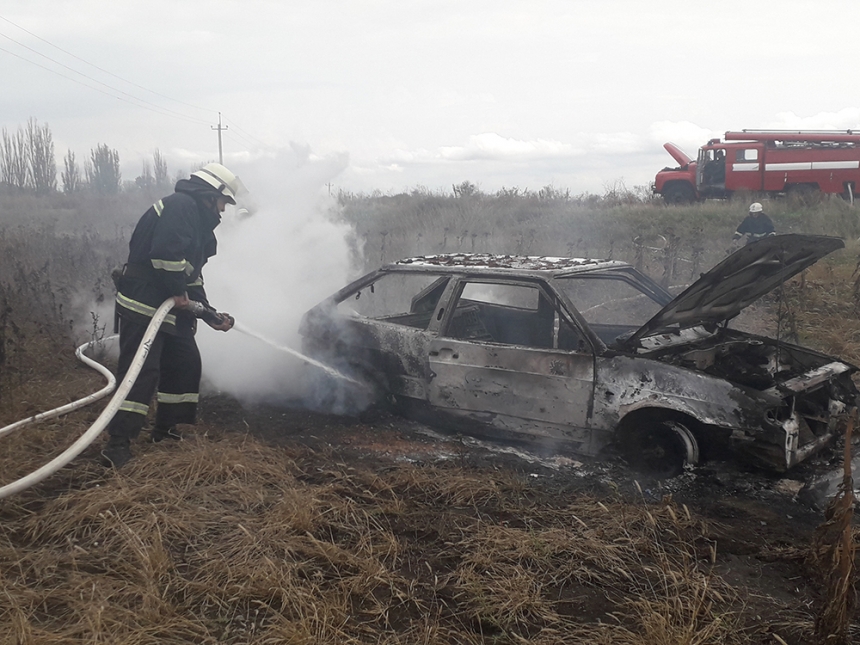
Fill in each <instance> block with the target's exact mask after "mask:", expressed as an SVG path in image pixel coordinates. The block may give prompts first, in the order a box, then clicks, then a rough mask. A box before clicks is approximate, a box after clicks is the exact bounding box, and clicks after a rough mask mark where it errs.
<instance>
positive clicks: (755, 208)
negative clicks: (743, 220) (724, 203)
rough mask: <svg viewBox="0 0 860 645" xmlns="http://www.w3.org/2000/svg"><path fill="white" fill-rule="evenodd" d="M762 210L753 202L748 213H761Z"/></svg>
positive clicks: (759, 205)
mask: <svg viewBox="0 0 860 645" xmlns="http://www.w3.org/2000/svg"><path fill="white" fill-rule="evenodd" d="M762 210H764V209H763V208H762V207H761V204H759V203H758V202H753V203H752V204H750V213H761V212H762Z"/></svg>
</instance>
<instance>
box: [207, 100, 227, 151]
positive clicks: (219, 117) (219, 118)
mask: <svg viewBox="0 0 860 645" xmlns="http://www.w3.org/2000/svg"><path fill="white" fill-rule="evenodd" d="M209 127H210V128H212V129H213V130H218V163H220V164H223V163H224V153H223V152H222V149H221V130H226V129H227V126H226V125H225V126H223V127H222V126H221V113H220V112H219V113H218V127H217V128H216V127H215V126H214V125H210V126H209Z"/></svg>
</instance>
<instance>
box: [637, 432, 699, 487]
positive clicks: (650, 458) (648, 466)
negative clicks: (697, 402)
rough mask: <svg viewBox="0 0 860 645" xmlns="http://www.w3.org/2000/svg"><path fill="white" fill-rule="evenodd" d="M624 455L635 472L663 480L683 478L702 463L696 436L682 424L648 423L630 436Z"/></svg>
mask: <svg viewBox="0 0 860 645" xmlns="http://www.w3.org/2000/svg"><path fill="white" fill-rule="evenodd" d="M623 452H624V455H625V457H626V458H627V461H628V462H629V463H630V465H631V466H632V467H633V468H634V469H635V470H638V471H640V472H642V473H644V474H648V475H652V476H654V477H657V478H659V479H668V478H670V477H675V476H676V475H680V474H681V473H682V472H683V471H684V466H686V465H688V464H690V465H692V464H696V463H698V461H699V446H698V444H697V443H696V438H695V437H694V436H693V433H692V432H690V430H689V429H688V428H687V426H685V425H684V424H683V423H680V422H678V421H652V422H648V421H645V422H644V423H643V424H642V425H641V426H640V427H638V428H636V429H635V430H634V431H632V432H630V433H629V434H628V435H627V438H626V441H625V445H624V446H623Z"/></svg>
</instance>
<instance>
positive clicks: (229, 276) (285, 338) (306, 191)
mask: <svg viewBox="0 0 860 645" xmlns="http://www.w3.org/2000/svg"><path fill="white" fill-rule="evenodd" d="M307 152H308V151H306V150H302V149H297V148H295V147H294V148H293V149H292V150H285V151H281V152H279V153H278V154H277V155H274V156H272V157H269V158H265V159H260V160H257V161H254V162H248V163H230V164H229V167H230V169H231V170H234V172H236V174H238V175H239V177H240V178H241V179H242V181H243V182H244V183H245V185H246V187H247V188H248V190H249V193H250V197H251V200H252V203H253V208H252V210H253V212H252V214H251V215H249V216H242V215H240V214H239V208H241V207H242V205H243V204H242V201H241V199H240V203H239V205H238V207H237V208H233V209H230V207H228V211H227V212H226V213H225V216H224V219H223V221H222V224H221V226H219V227H218V229H216V235H217V237H218V254H217V255H216V256H215V257H213V258H211V259H210V261H209V264H207V265H206V268H205V269H204V271H203V274H204V278H205V286H206V292H207V296H208V297H209V301H210V303H211V304H212V305H213V306H214V307H215V308H216V309H218V311H223V312H229V313H230V314H231V315H233V316H234V317H235V319H236V321H237V324H238V325H241V326H242V327H244V328H246V329H248V330H251V331H253V332H256V333H257V334H259V335H261V336H263V337H265V338H267V339H270V340H271V341H273V342H274V343H276V344H278V345H283V346H287V347H289V348H293V349H295V350H298V351H301V341H300V337H299V335H298V327H299V322H300V320H301V316H302V314H303V313H304V312H305V311H306V310H307V309H309V308H310V307H312V306H313V305H315V304H317V303H318V302H319V301H321V300H322V299H324V298H325V297H327V296H329V295H331V294H332V293H334V292H335V291H337V289H339V288H340V287H342V286H344V285H345V284H346V283H347V281H348V280H349V279H350V277H352V275H351V271H350V269H351V266H350V257H351V253H350V236H351V235H352V229H351V228H350V227H348V226H346V225H344V224H340V223H336V222H334V221H333V220H332V218H331V211H332V209H333V208H334V206H335V201H334V198H333V197H331V196H330V195H329V194H328V193H329V191H328V189H327V185H329V184H330V182H331V181H332V180H333V179H334V178H335V177H337V176H338V175H339V174H340V173H341V172H342V171H343V170H344V168H345V167H346V165H347V158H346V155H339V156H331V157H325V158H315V157H314V156H313V155H309V154H307ZM197 340H198V343H199V345H200V352H201V354H202V357H203V375H204V388H206V390H212V389H214V390H216V391H220V392H224V393H227V394H230V395H233V396H235V397H237V398H239V399H241V400H244V401H248V402H255V401H262V400H267V401H281V402H288V401H291V400H296V399H298V398H300V397H301V396H302V380H303V378H305V377H306V376H307V373H306V371H305V370H308V369H313V368H312V367H308V366H306V365H304V364H303V361H301V360H300V359H298V358H297V357H295V356H293V355H291V354H289V353H287V352H284V351H279V350H278V349H276V348H275V347H273V346H272V345H268V344H266V343H264V342H262V341H261V340H259V339H256V338H253V337H251V336H248V335H246V334H242V333H240V332H239V331H238V330H235V329H234V330H232V331H230V332H227V333H223V332H216V331H214V330H212V329H209V328H208V326H206V325H205V324H201V325H200V326H199V331H198V334H197Z"/></svg>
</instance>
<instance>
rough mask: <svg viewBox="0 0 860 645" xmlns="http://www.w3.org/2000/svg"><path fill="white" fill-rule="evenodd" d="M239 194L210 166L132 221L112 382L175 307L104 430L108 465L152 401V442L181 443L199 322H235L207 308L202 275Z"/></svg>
mask: <svg viewBox="0 0 860 645" xmlns="http://www.w3.org/2000/svg"><path fill="white" fill-rule="evenodd" d="M243 191H244V186H243V184H242V182H241V180H240V179H239V178H238V177H237V176H236V175H235V174H233V173H232V172H231V171H230V170H228V169H227V168H225V167H224V166H222V165H221V164H218V163H210V164H207V165H206V166H204V167H203V168H201V169H200V170H197V171H195V172H193V173H191V177H190V178H188V179H180V180H179V181H178V182H177V183H176V188H175V192H174V193H173V194H172V195H168V196H167V197H164V198H163V199H160V200H158V201H157V202H156V203H155V204H153V205H152V206H151V207H150V208H149V210H147V211H146V212H145V213H144V214H143V216H142V217H141V218H140V220H139V221H138V223H137V226H136V227H135V229H134V232H133V233H132V236H131V241H130V242H129V254H128V262H127V263H126V264H125V266H124V267H123V270H122V274H121V275H116V276H115V280H116V283H117V296H116V323H117V324H118V326H119V363H118V366H117V381H118V382H122V381H123V379H124V378H125V375H126V374H127V373H128V370H129V368H130V366H131V363H132V360H133V359H134V355H135V353H136V352H137V348H138V346H139V345H140V343H141V341H142V339H143V337H144V335H145V332H146V328H147V326H148V325H149V322H150V320H151V319H152V317H153V315H154V314H155V312H156V310H157V309H158V308H159V306H160V305H161V304H162V303H163V302H164V301H165V300H167V299H168V298H173V301H174V303H175V307H174V308H173V309H171V311H170V313H169V314H168V315H167V317H166V318H165V320H164V322H163V323H162V325H161V328H160V329H159V331H158V334H157V335H156V337H155V340H154V341H153V342H152V346H151V347H150V350H149V353H148V355H147V357H146V361H145V362H144V364H143V368H142V369H141V371H140V374H139V375H138V377H137V380H136V381H135V383H134V385H133V386H132V388H131V390H130V391H129V393H128V396H127V397H126V399H125V400H124V401H123V402H122V404H121V406H120V408H119V411H118V412H117V413H116V416H114V418H113V419H112V420H111V422H110V424H109V425H108V434H109V438H108V441H107V443H106V444H105V446H104V449H103V450H102V453H101V455H102V462H103V464H104V465H105V466H107V467H113V468H120V467H122V466H123V465H125V464H126V463H127V462H128V461H129V460H130V459H131V457H132V452H131V441H132V440H133V439H135V438H136V437H137V436H138V435H139V434H140V431H141V429H142V428H143V425H144V422H145V421H146V415H147V413H148V411H149V404H150V402H151V401H152V398H153V396H155V397H156V400H157V402H158V407H157V410H156V417H155V427H154V428H153V430H152V434H151V440H152V441H153V442H159V441H164V440H169V439H172V440H178V439H181V435H180V434H179V432H178V431H177V429H176V425H177V424H180V423H194V422H195V420H196V415H197V401H198V397H199V391H200V376H201V362H200V352H199V350H198V349H197V343H196V342H195V340H194V334H195V332H196V329H197V318H200V319H202V320H203V321H204V322H205V323H207V324H208V325H209V326H210V327H212V328H213V329H216V330H219V331H228V330H229V329H231V328H232V327H233V322H234V321H233V318H232V317H231V316H230V315H229V314H226V313H219V312H218V311H216V310H215V309H214V308H212V307H211V306H210V305H209V302H208V300H207V299H206V292H205V291H204V289H203V276H202V275H201V271H202V269H203V266H204V265H205V264H206V262H207V260H208V259H209V258H210V257H212V256H213V255H215V250H216V243H217V241H216V239H215V228H216V227H217V226H218V224H220V222H221V213H223V212H224V210H225V208H226V205H227V204H236V196H237V195H238V194H240V193H241V192H243Z"/></svg>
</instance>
